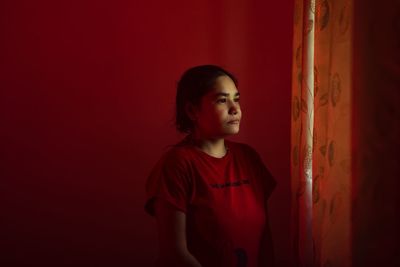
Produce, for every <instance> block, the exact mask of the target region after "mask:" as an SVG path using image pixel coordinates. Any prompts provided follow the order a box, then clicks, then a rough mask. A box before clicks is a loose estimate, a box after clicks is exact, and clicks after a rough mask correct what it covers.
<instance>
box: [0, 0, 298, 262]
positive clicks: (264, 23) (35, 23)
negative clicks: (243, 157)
mask: <svg viewBox="0 0 400 267" xmlns="http://www.w3.org/2000/svg"><path fill="white" fill-rule="evenodd" d="M0 34H1V41H0V64H1V65H0V68H1V69H0V127H1V129H0V130H1V131H0V138H1V139H0V140H1V149H0V156H1V163H0V164H1V165H0V175H1V180H0V211H1V212H0V246H1V247H0V251H1V252H0V253H1V256H0V265H2V266H22V265H24V264H28V263H29V264H31V265H37V266H39V265H40V266H111V265H112V266H150V263H151V262H152V259H153V258H154V257H155V255H156V251H157V248H156V232H155V224H154V220H153V219H152V218H151V217H149V216H147V215H146V214H145V213H144V211H143V204H144V183H145V179H146V176H147V174H148V173H149V171H150V169H151V167H152V166H153V165H154V163H155V161H156V160H157V159H158V157H159V156H160V155H161V153H162V152H163V151H164V150H165V148H166V146H167V145H168V144H172V143H174V142H176V141H177V140H178V139H179V138H180V136H178V135H177V134H176V133H175V130H174V128H173V122H172V118H173V109H174V106H173V104H174V94H175V83H176V81H177V79H178V78H179V76H180V74H181V73H182V72H183V71H184V70H185V69H186V68H188V67H190V66H193V65H197V64H206V63H212V64H220V65H222V66H223V67H226V68H227V69H228V70H231V71H232V72H234V73H235V74H236V75H237V76H238V78H239V81H240V87H239V90H240V91H241V94H242V101H243V102H242V103H243V104H242V105H243V112H244V122H243V125H242V132H241V134H240V135H239V136H238V137H236V138H235V139H236V140H240V141H242V142H246V143H249V144H251V145H253V146H254V147H255V148H256V149H257V150H258V151H259V153H260V154H261V155H262V157H263V158H264V160H265V162H266V163H267V165H268V166H269V168H270V169H271V172H272V173H273V174H274V175H275V177H276V179H277V180H278V183H279V186H278V188H277V189H276V191H275V193H274V195H273V197H272V198H271V220H272V227H273V232H274V238H275V243H276V251H277V257H278V259H280V260H285V259H286V258H287V256H288V254H287V252H288V250H289V249H290V248H289V213H290V211H289V209H290V206H289V205H290V193H289V192H290V183H289V180H290V178H289V149H290V146H289V142H290V141H289V140H290V138H289V136H290V135H289V134H290V86H291V81H290V77H291V56H292V54H291V50H292V42H291V40H292V1H274V2H271V3H270V4H269V5H267V4H265V1H261V0H259V1H245V0H243V1H211V0H209V1H183V0H182V1H177V0H175V1H113V2H111V1H107V2H106V1H94V0H87V1H44V0H41V1H11V0H8V1H2V2H1V4H0ZM6 262H7V264H6V265H4V263H6Z"/></svg>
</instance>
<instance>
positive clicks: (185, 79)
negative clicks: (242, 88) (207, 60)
mask: <svg viewBox="0 0 400 267" xmlns="http://www.w3.org/2000/svg"><path fill="white" fill-rule="evenodd" d="M220 76H228V77H229V78H231V79H232V81H233V82H234V83H235V85H236V86H237V83H238V82H237V79H236V77H235V76H233V75H232V74H231V73H230V72H228V71H226V70H224V69H223V68H221V67H218V66H215V65H201V66H196V67H193V68H190V69H188V70H186V71H185V72H184V73H183V75H182V77H181V79H180V80H179V82H178V85H177V90H176V114H175V124H176V129H177V130H178V131H179V132H182V133H191V132H192V131H193V128H194V124H193V121H192V120H191V119H190V118H189V116H188V114H187V113H186V109H185V106H186V104H187V103H191V104H193V105H195V106H198V105H199V104H200V100H201V98H202V97H203V96H204V95H206V94H207V93H208V92H209V91H210V90H211V89H212V87H213V86H214V85H215V82H216V80H217V78H218V77H220Z"/></svg>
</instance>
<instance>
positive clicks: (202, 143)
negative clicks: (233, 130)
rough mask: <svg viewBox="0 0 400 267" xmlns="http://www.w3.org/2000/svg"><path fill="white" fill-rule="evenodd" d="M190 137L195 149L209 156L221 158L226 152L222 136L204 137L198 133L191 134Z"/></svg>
mask: <svg viewBox="0 0 400 267" xmlns="http://www.w3.org/2000/svg"><path fill="white" fill-rule="evenodd" d="M190 139H191V142H192V144H193V145H195V147H196V148H197V149H199V150H201V151H203V152H204V153H206V154H208V155H210V156H213V157H216V158H222V157H224V156H225V154H226V152H227V149H226V147H225V139H224V138H205V137H202V136H200V135H198V134H197V135H196V134H193V135H191V137H190Z"/></svg>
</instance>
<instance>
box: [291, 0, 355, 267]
mask: <svg viewBox="0 0 400 267" xmlns="http://www.w3.org/2000/svg"><path fill="white" fill-rule="evenodd" d="M351 4H352V3H351V1H346V0H337V1H328V0H321V1H312V0H296V1H295V14H294V38H293V50H294V51H293V55H294V59H293V62H294V64H293V69H292V77H293V79H292V81H293V82H292V138H291V149H292V151H291V156H292V162H291V176H292V194H293V196H292V199H293V203H292V228H291V229H292V233H291V235H292V240H293V244H292V245H293V246H292V247H293V253H294V262H295V264H294V265H295V266H343V267H345V266H350V258H351V257H350V245H351V243H350V239H351V237H350V226H351V214H350V198H351V153H350V151H351V77H350V73H351V45H352V42H351V26H352V25H351V20H352V5H351Z"/></svg>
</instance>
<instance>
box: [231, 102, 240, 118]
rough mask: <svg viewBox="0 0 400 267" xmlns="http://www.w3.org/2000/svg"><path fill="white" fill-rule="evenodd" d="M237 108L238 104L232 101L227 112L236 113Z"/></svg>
mask: <svg viewBox="0 0 400 267" xmlns="http://www.w3.org/2000/svg"><path fill="white" fill-rule="evenodd" d="M238 110H239V105H238V104H237V103H236V102H233V103H232V104H231V106H230V107H229V114H233V115H235V114H237V113H238Z"/></svg>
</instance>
